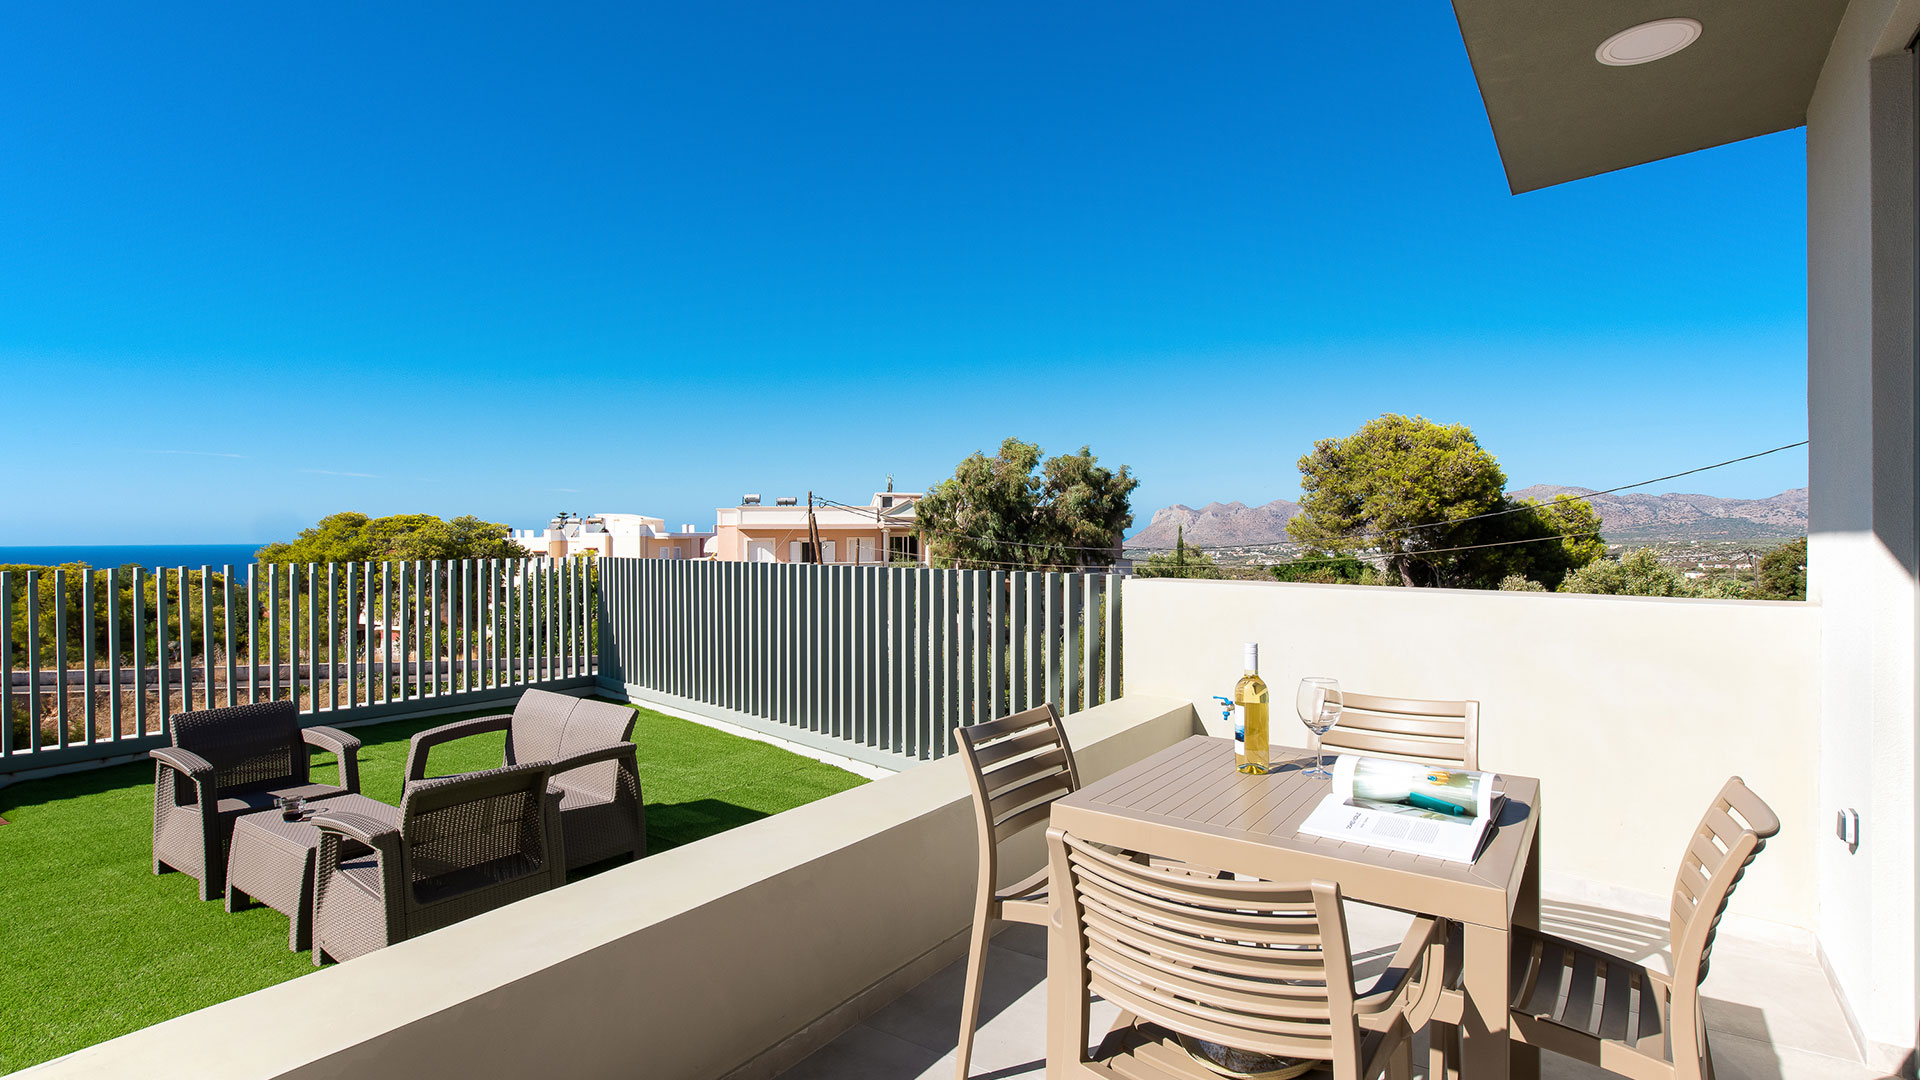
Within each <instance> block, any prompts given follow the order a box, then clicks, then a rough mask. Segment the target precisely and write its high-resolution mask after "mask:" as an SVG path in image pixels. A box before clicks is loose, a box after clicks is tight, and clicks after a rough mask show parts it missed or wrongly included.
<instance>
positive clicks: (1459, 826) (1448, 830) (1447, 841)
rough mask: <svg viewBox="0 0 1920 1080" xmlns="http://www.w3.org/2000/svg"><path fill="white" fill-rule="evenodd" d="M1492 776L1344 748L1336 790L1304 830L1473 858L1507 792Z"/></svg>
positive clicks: (1465, 860) (1419, 852) (1396, 848)
mask: <svg viewBox="0 0 1920 1080" xmlns="http://www.w3.org/2000/svg"><path fill="white" fill-rule="evenodd" d="M1493 780H1494V774H1492V773H1486V772H1471V771H1468V770H1466V769H1447V768H1439V767H1435V766H1431V765H1421V764H1419V763H1417V762H1412V761H1394V760H1391V759H1388V758H1370V757H1361V756H1359V755H1356V754H1342V755H1340V757H1339V758H1338V759H1336V760H1335V761H1334V763H1333V792H1332V793H1331V794H1329V795H1327V796H1326V797H1325V798H1323V799H1321V800H1320V805H1319V806H1316V807H1314V808H1313V812H1312V813H1311V814H1308V815H1307V819H1306V820H1305V821H1304V822H1301V824H1300V831H1301V832H1303V833H1306V834H1307V835H1309V836H1320V837H1325V838H1326V839H1329V840H1349V841H1352V842H1354V843H1358V844H1369V845H1372V846H1374V847H1383V848H1391V849H1393V850H1394V851H1405V852H1411V853H1412V854H1415V855H1432V856H1434V857H1435V858H1440V859H1447V860H1449V861H1451V862H1463V863H1470V862H1472V861H1473V860H1474V857H1475V856H1476V855H1478V854H1479V852H1480V845H1481V844H1482V843H1483V842H1484V841H1485V840H1486V838H1487V832H1488V831H1489V830H1490V829H1491V828H1492V826H1493V821H1494V818H1495V817H1496V816H1497V815H1498V813H1499V809H1500V807H1499V804H1500V802H1501V801H1502V800H1503V798H1504V797H1503V796H1502V795H1501V794H1500V793H1499V792H1496V791H1494V789H1493Z"/></svg>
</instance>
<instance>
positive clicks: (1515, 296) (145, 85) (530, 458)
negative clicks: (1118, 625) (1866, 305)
mask: <svg viewBox="0 0 1920 1080" xmlns="http://www.w3.org/2000/svg"><path fill="white" fill-rule="evenodd" d="M404 6H405V7H406V8H407V9H408V10H406V11H404V12H402V11H397V10H395V9H394V6H393V5H358V4H349V5H341V4H325V5H313V4H308V5H285V4H269V5H238V6H233V5H228V6H223V7H220V8H217V9H205V10H196V9H191V8H189V7H186V6H181V5H151V4H146V5H127V6H125V7H117V8H95V7H93V6H91V5H64V4H51V5H27V6H24V7H21V8H18V9H17V10H15V11H14V12H13V14H12V16H11V18H10V21H9V26H8V32H7V34H6V35H5V37H4V39H0V102H4V105H3V106H0V145H4V148H5V150H4V153H0V370H4V371H5V373H6V382H7V384H8V386H9V388H10V390H11V391H12V392H11V393H9V394H8V395H7V405H6V407H5V410H4V413H3V414H0V456H3V457H4V460H5V461H7V462H8V465H9V467H8V468H7V470H6V482H5V492H4V495H0V543H14V544H24V543H55V542H89V543H113V542H121V543H163V542H229V541H230V542H248V541H258V540H267V539H273V538H278V537H282V536H285V535H287V534H290V533H291V532H292V531H294V530H295V529H296V528H298V527H299V526H300V525H302V524H305V523H308V522H311V521H312V520H314V519H316V518H318V517H319V516H321V515H322V514H325V513H328V512H330V511H334V510H342V509H357V510H363V511H367V512H369V513H376V514H380V513H394V512H401V511H415V510H419V511H428V512H433V513H439V514H443V515H453V514H459V513H474V514H478V515H481V516H483V517H485V518H488V519H491V520H497V521H506V522H510V523H512V524H514V525H516V526H526V525H530V524H534V523H536V522H537V521H541V520H544V518H545V517H546V516H547V515H548V514H550V513H551V512H553V511H555V510H558V509H570V510H578V511H600V510H618V511H638V512H644V513H651V514H657V515H662V516H665V517H668V518H669V519H671V520H673V521H676V522H677V521H682V520H692V521H699V522H703V523H707V524H711V522H712V520H713V516H712V511H713V508H714V507H716V506H719V505H722V504H729V505H730V504H732V503H733V502H734V501H735V500H736V499H737V497H738V495H739V494H740V493H741V492H743V491H757V492H761V493H763V494H765V495H767V496H768V497H769V498H771V497H773V496H775V495H787V494H804V493H805V491H806V490H807V489H809V488H811V489H813V490H815V491H818V492H821V493H822V494H825V495H828V496H830V497H833V498H838V499H857V498H864V496H865V494H866V493H868V492H871V491H873V490H875V489H877V488H878V487H880V486H881V485H882V484H883V483H884V480H885V477H886V475H887V474H888V473H892V474H894V475H895V477H896V479H897V482H898V484H899V486H900V487H901V488H903V489H910V488H918V487H921V486H923V485H926V484H928V483H931V482H933V481H936V480H938V479H940V478H942V477H944V476H946V475H947V474H948V473H949V472H950V471H951V469H952V466H953V465H954V463H955V462H956V461H958V460H959V459H960V458H961V457H962V456H964V455H965V454H966V453H967V452H969V451H971V450H974V449H977V448H986V449H988V450H991V448H992V447H994V446H996V445H997V444H998V443H999V441H1000V439H1001V438H1002V437H1004V436H1007V435H1019V436H1022V437H1024V438H1027V439H1031V440H1035V441H1038V442H1040V443H1041V444H1042V445H1044V446H1045V447H1047V448H1048V449H1049V450H1067V449H1072V448H1075V447H1078V446H1079V445H1081V444H1082V443H1087V444H1091V445H1092V447H1093V449H1094V451H1095V453H1097V454H1099V455H1100V456H1101V457H1102V459H1103V460H1106V461H1109V462H1112V463H1122V462H1124V463H1126V464H1129V465H1131V466H1132V467H1133V468H1134V470H1135V471H1136V472H1137V473H1138V474H1139V475H1140V477H1141V478H1142V481H1143V482H1142V484H1141V487H1140V489H1139V491H1138V493H1137V497H1136V501H1135V508H1136V515H1137V520H1136V525H1137V526H1138V525H1144V524H1145V522H1146V517H1147V515H1148V513H1149V512H1150V511H1151V510H1152V509H1153V508H1155V507H1158V506H1162V505H1165V504H1167V503H1171V502H1185V503H1189V504H1192V505H1199V504H1201V503H1205V502H1207V501H1209V500H1215V499H1218V500H1230V499H1241V500H1244V501H1246V502H1249V503H1252V502H1258V501H1265V500H1268V499H1271V498H1275V497H1279V496H1291V495H1294V494H1296V493H1297V491H1298V472H1297V470H1296V467H1295V462H1296V460H1297V459H1298V458H1299V456H1300V454H1301V453H1303V452H1304V451H1305V450H1307V449H1308V448H1309V447H1310V445H1311V443H1312V441H1313V439H1315V438H1316V437H1323V436H1330V435H1341V434H1346V433H1348V432H1350V431H1352V430H1353V429H1354V428H1356V427H1357V426H1358V425H1359V424H1361V423H1362V422H1364V421H1365V420H1366V419H1368V418H1369V417H1372V416H1375V415H1378V414H1379V413H1382V412H1387V411H1396V412H1419V413H1424V414H1426V415H1427V416H1430V417H1434V418H1438V419H1444V420H1448V421H1462V422H1465V423H1467V424H1469V425H1471V426H1472V427H1473V428H1474V429H1475V430H1476V431H1477V432H1478V433H1479V434H1480V436H1481V438H1482V441H1483V442H1484V443H1485V444H1486V445H1487V446H1488V447H1489V448H1490V449H1491V450H1492V451H1493V452H1494V453H1495V454H1497V455H1498V456H1499V458H1500V459H1501V461H1502V463H1503V464H1504V465H1505V467H1506V469H1507V473H1508V476H1509V477H1510V480H1511V482H1512V484H1513V485H1514V486H1516V487H1517V486H1523V485H1526V484H1532V483H1542V482H1551V483H1571V484H1582V485H1586V486H1589V487H1604V486H1610V485H1612V484H1616V483H1624V482H1627V481H1631V480H1635V479H1639V478H1641V477H1645V476H1651V475H1656V474H1659V473H1663V472H1669V471H1673V470H1675V469H1679V468H1686V467H1689V466H1693V465H1698V464H1703V463H1706V462H1709V461H1714V460H1718V459H1720V458H1724V457H1731V456H1733V455H1735V454H1739V453H1743V452H1748V451H1751V450H1756V449H1761V448H1763V447H1766V446H1771V445H1775V444H1777V443H1782V442H1788V441H1792V440H1795V439H1798V438H1800V437H1801V436H1802V435H1803V433H1804V431H1805V428H1806V408H1805V384H1806V376H1805V362H1804V361H1805V319H1806V299H1805V298H1806V270H1805V266H1806V258H1805V234H1806V230H1805V167H1804V139H1803V137H1802V133H1801V132H1798V131H1794V132H1786V133H1783V134H1779V135H1774V136H1769V137H1767V138H1763V139H1758V140H1753V141H1750V142H1746V143H1742V144H1738V145H1735V146H1730V147H1724V148H1721V149H1717V150H1712V151H1707V152H1704V153H1700V154H1695V155H1692V156H1689V157H1686V158H1680V159H1676V160H1673V161H1668V162H1663V163H1657V164H1654V165H1650V166H1644V167H1641V168H1638V169H1633V170H1628V171H1626V172H1623V173H1618V174H1614V175H1611V176H1605V177H1600V178H1595V179H1590V180H1585V181H1581V182H1578V183H1575V184H1571V185H1567V186H1564V187H1561V188H1558V189H1552V190H1548V191H1543V192H1538V193H1534V194H1530V195H1525V196H1521V197H1514V196H1511V195H1509V194H1507V192H1506V187H1505V185H1504V182H1503V180H1502V174H1501V170H1500V164H1499V159H1498V155H1497V153H1496V151H1495V148H1494V144H1493V139H1492V137H1491V134H1490V132H1489V130H1488V126H1487V120H1486V115H1485V113H1484V111H1483V110H1482V107H1481V104H1480V100H1479V97H1478V95H1477V94H1476V92H1475V89H1474V82H1473V75H1472V71H1471V69H1470V68H1469V66H1468V64H1467V59H1466V54H1465V50H1464V49H1463V48H1462V46H1461V43H1460V38H1459V32H1458V30H1457V28H1456V27H1455V25H1454V23H1453V20H1452V18H1451V16H1450V14H1449V12H1448V10H1447V8H1446V5H1443V4H1392V5H1333V6H1328V5H1318V6H1306V5H1295V4H1262V5H1242V6H1238V7H1233V8H1230V9H1229V8H1222V7H1215V8H1206V7H1201V8H1195V7H1193V6H1191V5H1188V6H1179V5H1167V4H1164V3H1153V4H1135V3H1109V4H1101V5H1094V4H1081V5H1061V6H1054V5H1040V6H1037V7H1036V6H1035V5H1031V4H1018V5H1011V4H1010V5H988V4H983V3H972V4H947V5H926V4H900V3H874V4H870V5H851V4H837V3H821V4H767V5H760V6H746V5H735V4H723V3H714V4H681V5H674V6H671V7H667V6H658V7H655V6H646V5H632V4H619V5H609V6H607V7H605V8H601V9H597V10H587V9H585V8H572V7H567V6H563V7H555V6H553V5H541V6H539V7H538V8H535V7H532V6H529V7H528V8H526V9H521V10H509V9H500V8H495V7H490V6H486V5H479V4H459V5H446V6H443V7H438V8H432V9H430V8H427V7H426V6H424V5H404ZM1805 468H1806V466H1805V457H1804V453H1800V452H1795V453H1790V454H1782V455H1778V456H1776V457H1775V458H1771V459H1768V460H1767V461H1765V462H1763V463H1756V464H1752V465H1747V466H1741V467H1738V468H1734V469H1727V470H1722V471H1721V472H1719V473H1715V474H1709V475H1707V476H1704V477H1699V478H1694V479H1691V480H1689V481H1685V482H1682V483H1680V484H1678V485H1677V488H1678V489H1680V490H1694V491H1707V492H1710V493H1713V494H1722V495H1741V496H1761V495H1768V494H1772V493H1774V492H1777V491H1780V490H1782V489H1784V488H1789V487H1796V486H1799V485H1801V484H1804V483H1805V475H1806V473H1805Z"/></svg>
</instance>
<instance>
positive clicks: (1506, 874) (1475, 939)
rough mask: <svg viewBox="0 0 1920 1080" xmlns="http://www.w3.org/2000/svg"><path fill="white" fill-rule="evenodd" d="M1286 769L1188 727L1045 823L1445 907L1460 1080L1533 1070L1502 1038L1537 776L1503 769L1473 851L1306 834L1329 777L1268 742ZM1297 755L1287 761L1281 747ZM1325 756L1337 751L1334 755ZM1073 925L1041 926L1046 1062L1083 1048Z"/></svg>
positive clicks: (1530, 897) (1206, 862) (1533, 898)
mask: <svg viewBox="0 0 1920 1080" xmlns="http://www.w3.org/2000/svg"><path fill="white" fill-rule="evenodd" d="M1273 757H1274V760H1275V761H1280V762H1284V764H1282V765H1281V766H1280V768H1279V769H1278V770H1277V771H1275V772H1273V773H1269V774H1267V775H1265V776H1255V775H1249V774H1245V773H1240V772H1236V771H1235V770H1234V767H1233V743H1232V741H1231V740H1227V739H1218V738H1211V737H1208V736H1204V735H1195V736H1193V737H1191V738H1189V739H1186V740H1184V741H1182V742H1179V743H1176V744H1174V745H1173V746H1170V747H1168V748H1167V749H1165V750H1162V751H1160V752H1159V753H1157V754H1154V755H1152V756H1151V757H1148V758H1145V759H1143V760H1141V761H1138V762H1136V763H1134V764H1133V765H1130V766H1128V767H1126V768H1124V769H1121V770H1120V771H1118V772H1115V773H1113V774H1111V775H1109V776H1107V777H1106V778H1104V779H1102V780H1099V781H1096V782H1094V783H1091V784H1088V785H1087V786H1085V787H1083V788H1081V789H1080V790H1078V791H1076V792H1074V793H1072V794H1070V795H1065V796H1062V797H1061V798H1060V799H1058V800H1056V801H1055V802H1054V804H1053V810H1052V812H1051V824H1052V826H1053V827H1054V828H1058V829H1064V830H1066V831H1067V832H1070V833H1072V834H1073V835H1075V836H1078V837H1080V838H1081V839H1083V840H1090V841H1093V842H1095V843H1104V844H1112V845H1115V846H1118V847H1123V848H1138V849H1141V850H1146V851H1152V852H1155V853H1156V854H1163V855H1167V856H1170V857H1176V858H1183V859H1186V860H1188V861H1191V862H1194V863H1197V864H1200V865H1203V866H1218V867H1229V868H1231V869H1233V870H1235V871H1236V872H1240V873H1247V874H1255V875H1258V876H1259V877H1262V878H1265V879H1268V880H1272V881H1309V880H1315V879H1319V880H1325V881H1333V882H1337V883H1338V884H1339V886H1340V891H1341V894H1342V895H1343V896H1344V897H1346V898H1347V899H1349V900H1357V901H1362V902H1364V903H1368V904H1376V905H1379V906H1381V907H1388V908H1396V909H1399V910H1402V911H1407V912H1412V913H1416V914H1421V915H1432V916H1437V917H1440V918H1445V919H1450V920H1453V921H1455V922H1457V923H1459V924H1461V926H1462V928H1463V935H1462V937H1463V941H1464V948H1463V949H1462V957H1461V963H1462V966H1461V972H1460V983H1459V985H1460V989H1461V1004H1462V1010H1463V1012H1462V1016H1461V1018H1460V1020H1461V1035H1462V1046H1461V1061H1460V1068H1461V1073H1462V1075H1463V1076H1464V1077H1465V1078H1466V1080H1509V1078H1511V1080H1536V1078H1537V1077H1538V1075H1539V1051H1538V1050H1535V1049H1533V1048H1531V1047H1525V1046H1520V1045H1518V1044H1510V1043H1509V1042H1508V1039H1507V1011H1508V1001H1509V1000H1510V999H1511V997H1512V991H1513V987H1512V986H1511V985H1510V984H1509V980H1510V979H1511V978H1512V975H1511V969H1510V967H1509V964H1508V955H1509V948H1508V938H1509V935H1510V933H1511V931H1512V929H1513V928H1514V927H1516V926H1527V927H1533V926H1538V925H1539V919H1540V884H1539V881H1540V878H1539V821H1540V782H1539V781H1538V780H1534V779H1531V778H1528V777H1523V776H1513V775H1509V774H1505V773H1502V774H1500V780H1499V784H1498V787H1499V788H1500V789H1501V790H1502V791H1504V792H1505V794H1506V802H1505V804H1504V806H1503V807H1502V809H1501V813H1500V817H1499V820H1498V821H1497V823H1496V826H1495V829H1494V831H1493V835H1492V836H1491V838H1489V839H1488V840H1487V841H1486V843H1485V845H1484V847H1483V848H1482V850H1481V853H1480V856H1479V857H1478V858H1477V859H1475V860H1474V862H1473V863H1471V864H1466V863H1457V862H1449V861H1446V860H1443V859H1438V858H1435V857H1432V856H1424V855H1409V854H1403V853H1400V852H1395V851H1389V850H1387V849H1384V848H1379V847H1370V846H1367V845H1363V844H1357V843H1352V842H1344V841H1338V840H1325V839H1321V838H1319V837H1315V836H1309V835H1304V834H1302V833H1300V831H1299V827H1300V823H1301V822H1302V821H1304V820H1305V819H1306V816H1307V814H1308V813H1310V812H1311V811H1312V810H1313V808H1314V807H1315V806H1316V805H1318V804H1319V802H1320V800H1321V798H1322V797H1323V796H1325V795H1326V794H1327V793H1328V792H1329V791H1331V790H1332V785H1331V784H1330V782H1329V781H1327V780H1325V779H1317V778H1314V777H1309V776H1305V775H1303V770H1304V769H1305V768H1306V767H1307V762H1309V761H1310V760H1311V759H1310V758H1308V756H1307V755H1306V753H1305V751H1301V750H1296V749H1293V748H1280V747H1276V748H1275V749H1274V753H1273ZM1289 758H1291V759H1292V760H1289ZM1329 760H1331V758H1329ZM1076 944H1077V943H1076V942H1075V941H1074V940H1073V938H1072V937H1071V935H1070V932H1069V930H1068V929H1067V928H1066V927H1064V926H1060V925H1057V924H1056V925H1055V926H1054V927H1053V928H1052V930H1051V933H1050V934H1049V944H1048V949H1047V952H1048V977H1047V984H1048V987H1049V989H1048V994H1047V1075H1048V1076H1050V1077H1053V1076H1064V1075H1068V1074H1069V1073H1070V1072H1071V1065H1072V1063H1073V1062H1075V1061H1078V1060H1081V1059H1082V1057H1083V1056H1084V1055H1085V1053H1086V1048H1087V1041H1088V1038H1089V1033H1088V1031H1087V1022H1088V1001H1087V997H1086V995H1085V993H1083V992H1076V990H1075V987H1076V986H1081V985H1083V984H1082V983H1081V981H1080V980H1077V979H1076V978H1075V966H1076V965H1077V964H1078V963H1079V950H1078V949H1077V948H1076Z"/></svg>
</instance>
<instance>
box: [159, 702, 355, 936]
mask: <svg viewBox="0 0 1920 1080" xmlns="http://www.w3.org/2000/svg"><path fill="white" fill-rule="evenodd" d="M169 726H170V727H171V729H172V735H173V745H172V746H163V747H161V748H160V749H158V750H152V751H149V756H151V757H152V758H153V760H154V770H153V872H154V873H156V874H164V873H166V872H167V871H169V870H181V871H185V872H186V873H188V874H192V875H193V876H194V877H196V878H198V879H200V899H202V900H211V899H213V898H214V897H217V896H220V895H222V894H223V893H224V892H225V891H226V881H227V845H228V844H229V843H230V842H231V841H232V839H233V823H234V821H235V819H237V818H239V817H240V815H242V814H251V813H255V812H257V811H260V810H271V809H273V805H274V799H275V798H277V797H279V796H283V795H287V796H292V795H298V796H301V797H303V798H306V799H324V798H327V797H329V796H332V795H342V794H346V793H349V792H358V791H359V790H360V761H359V757H358V755H359V752H360V740H359V739H356V738H354V737H353V736H351V735H348V734H347V733H346V732H344V731H337V730H335V729H333V728H329V727H310V728H305V729H302V728H301V727H300V715H299V712H298V710H297V709H296V707H295V706H294V703H293V702H291V701H262V702H257V703H254V704H251V705H233V706H230V707H227V708H223V709H197V710H194V711H192V712H183V713H180V714H178V715H176V716H174V717H173V718H172V720H171V721H170V725H169ZM314 749H319V750H326V751H330V752H332V753H333V754H335V755H337V756H338V757H339V759H340V785H339V786H336V785H333V784H316V783H313V782H312V779H311V776H310V773H309V757H310V754H311V751H312V750H314Z"/></svg>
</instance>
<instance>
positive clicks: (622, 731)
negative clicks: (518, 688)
mask: <svg viewBox="0 0 1920 1080" xmlns="http://www.w3.org/2000/svg"><path fill="white" fill-rule="evenodd" d="M637 715H638V714H637V713H635V712H634V711H633V710H632V709H630V708H628V707H626V706H625V705H617V704H614V703H612V702H608V701H588V700H586V699H585V698H577V697H572V696H570V695H567V694H556V693H554V692H553V691H551V690H528V691H526V692H525V693H523V694H521V695H520V701H519V703H518V704H516V705H515V706H514V707H513V722H512V723H511V724H509V725H508V727H507V762H508V763H509V764H513V763H515V762H521V761H559V760H560V759H562V758H567V757H572V756H573V755H574V754H578V753H582V752H584V751H587V750H595V749H598V748H600V747H602V746H611V745H612V744H614V743H618V742H625V741H627V737H628V736H629V735H631V734H632V733H633V722H634V719H635V717H636V716H637Z"/></svg>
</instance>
